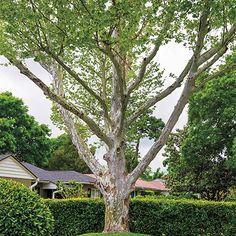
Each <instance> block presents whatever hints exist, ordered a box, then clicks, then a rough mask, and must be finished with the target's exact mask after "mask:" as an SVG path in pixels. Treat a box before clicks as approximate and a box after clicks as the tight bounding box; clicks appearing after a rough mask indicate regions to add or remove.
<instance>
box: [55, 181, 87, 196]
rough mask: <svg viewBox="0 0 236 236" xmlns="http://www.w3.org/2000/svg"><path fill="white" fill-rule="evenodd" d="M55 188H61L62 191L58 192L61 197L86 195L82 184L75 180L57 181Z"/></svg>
mask: <svg viewBox="0 0 236 236" xmlns="http://www.w3.org/2000/svg"><path fill="white" fill-rule="evenodd" d="M57 189H59V190H62V192H60V196H61V197H62V198H78V197H85V196H86V192H85V191H84V190H83V185H82V184H80V183H78V182H76V181H69V182H68V183H64V182H61V181H58V182H57Z"/></svg>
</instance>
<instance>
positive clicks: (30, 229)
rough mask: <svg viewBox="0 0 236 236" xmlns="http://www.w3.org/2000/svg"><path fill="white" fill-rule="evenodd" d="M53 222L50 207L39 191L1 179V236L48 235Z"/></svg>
mask: <svg viewBox="0 0 236 236" xmlns="http://www.w3.org/2000/svg"><path fill="white" fill-rule="evenodd" d="M53 223H54V220H53V216H52V214H51V212H50V210H49V208H48V207H47V206H46V205H45V203H44V202H43V200H42V199H41V198H40V197H39V195H38V194H37V193H35V192H32V191H31V190H30V189H29V188H28V187H26V186H25V185H23V184H20V183H17V182H15V181H12V180H5V179H0V236H8V235H9V236H11V235H12V236H13V235H16V236H44V235H45V236H48V235H50V234H51V233H52V231H53Z"/></svg>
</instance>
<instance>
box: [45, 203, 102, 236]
mask: <svg viewBox="0 0 236 236" xmlns="http://www.w3.org/2000/svg"><path fill="white" fill-rule="evenodd" d="M45 202H46V203H47V205H48V206H49V208H50V210H51V212H52V214H53V216H54V219H55V231H54V235H60V236H67V235H80V234H83V233H89V232H101V231H102V230H103V227H104V222H103V217H102V216H103V215H104V204H103V202H102V200H100V199H91V198H88V199H86V198H81V199H79V200H78V199H65V200H59V199H55V200H45Z"/></svg>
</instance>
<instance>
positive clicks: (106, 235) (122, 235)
mask: <svg viewBox="0 0 236 236" xmlns="http://www.w3.org/2000/svg"><path fill="white" fill-rule="evenodd" d="M119 235H120V236H135V235H137V236H148V234H138V233H128V232H127V233H89V234H82V235H81V236H119Z"/></svg>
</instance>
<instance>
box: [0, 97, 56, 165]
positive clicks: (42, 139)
mask: <svg viewBox="0 0 236 236" xmlns="http://www.w3.org/2000/svg"><path fill="white" fill-rule="evenodd" d="M49 136H50V130H49V128H48V127H47V126H46V125H44V124H41V125H40V124H38V122H37V121H35V119H34V117H33V116H30V115H29V114H28V108H27V107H26V106H25V105H24V103H23V101H22V100H21V99H19V98H16V97H14V96H13V95H12V94H11V93H9V92H5V93H0V153H1V154H4V153H12V154H15V155H16V156H17V158H19V159H20V160H21V161H26V162H29V163H31V164H35V165H37V166H39V167H44V166H46V165H47V162H48V159H49V157H50V151H51V144H50V138H49Z"/></svg>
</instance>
